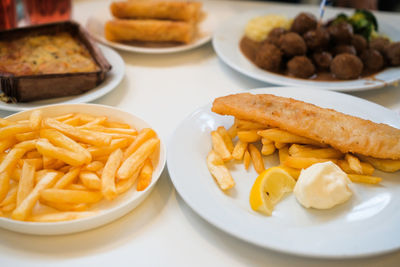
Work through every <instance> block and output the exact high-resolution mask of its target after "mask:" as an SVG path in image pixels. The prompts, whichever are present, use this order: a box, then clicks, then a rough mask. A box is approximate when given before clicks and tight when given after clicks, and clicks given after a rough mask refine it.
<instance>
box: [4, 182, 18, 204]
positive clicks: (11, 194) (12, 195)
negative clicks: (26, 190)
mask: <svg viewBox="0 0 400 267" xmlns="http://www.w3.org/2000/svg"><path fill="white" fill-rule="evenodd" d="M17 190H18V187H17V186H14V187H12V188H11V189H10V190H8V194H7V196H6V197H5V198H4V199H3V201H1V202H0V207H4V206H7V205H9V204H11V203H16V201H17Z"/></svg>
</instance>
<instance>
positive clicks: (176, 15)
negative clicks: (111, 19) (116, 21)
mask: <svg viewBox="0 0 400 267" xmlns="http://www.w3.org/2000/svg"><path fill="white" fill-rule="evenodd" d="M201 5H202V4H201V3H198V2H181V1H158V0H155V1H140V0H130V1H127V2H114V3H112V4H111V5H110V10H111V13H112V14H113V15H114V16H115V17H116V18H120V19H170V20H182V21H193V20H194V21H197V20H199V18H200V16H201Z"/></svg>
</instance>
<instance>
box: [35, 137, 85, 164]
mask: <svg viewBox="0 0 400 267" xmlns="http://www.w3.org/2000/svg"><path fill="white" fill-rule="evenodd" d="M36 148H37V150H38V151H39V152H40V153H41V154H42V155H44V156H47V157H51V158H55V159H59V160H62V161H64V162H65V163H67V164H70V165H72V166H80V165H83V164H85V163H87V157H86V155H82V154H78V153H75V152H72V151H70V150H67V149H65V148H61V147H56V146H54V145H52V144H51V143H50V142H49V141H48V140H47V139H44V138H40V139H38V140H37V142H36ZM43 164H44V162H43Z"/></svg>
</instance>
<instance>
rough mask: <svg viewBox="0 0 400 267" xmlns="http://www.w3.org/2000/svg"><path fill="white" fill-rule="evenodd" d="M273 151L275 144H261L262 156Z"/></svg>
mask: <svg viewBox="0 0 400 267" xmlns="http://www.w3.org/2000/svg"><path fill="white" fill-rule="evenodd" d="M274 152H275V145H274V144H273V143H270V144H263V145H262V147H261V154H262V155H264V156H268V155H271V154H273V153H274Z"/></svg>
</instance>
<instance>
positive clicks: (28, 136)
mask: <svg viewBox="0 0 400 267" xmlns="http://www.w3.org/2000/svg"><path fill="white" fill-rule="evenodd" d="M37 138H39V133H38V132H37V131H32V132H26V133H19V134H16V135H15V139H17V141H18V142H22V141H28V140H34V139H37Z"/></svg>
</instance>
